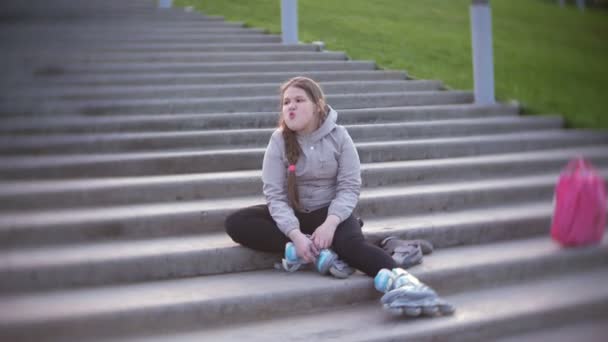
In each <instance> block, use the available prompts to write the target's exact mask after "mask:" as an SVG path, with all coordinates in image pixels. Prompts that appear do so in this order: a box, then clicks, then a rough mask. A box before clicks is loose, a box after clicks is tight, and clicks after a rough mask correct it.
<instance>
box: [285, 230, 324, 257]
mask: <svg viewBox="0 0 608 342" xmlns="http://www.w3.org/2000/svg"><path fill="white" fill-rule="evenodd" d="M290 235H291V234H290ZM291 241H292V242H293V244H294V245H295V247H296V254H297V255H298V256H299V257H300V258H302V260H304V261H305V262H313V261H315V259H316V258H317V255H319V250H318V249H317V247H315V244H314V243H313V242H312V240H311V239H310V238H309V237H308V236H306V235H304V234H302V232H299V231H298V232H297V233H294V234H292V238H291Z"/></svg>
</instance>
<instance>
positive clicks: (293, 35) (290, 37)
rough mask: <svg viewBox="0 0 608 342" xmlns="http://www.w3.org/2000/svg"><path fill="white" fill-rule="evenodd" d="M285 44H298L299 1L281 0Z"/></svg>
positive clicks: (282, 30)
mask: <svg viewBox="0 0 608 342" xmlns="http://www.w3.org/2000/svg"><path fill="white" fill-rule="evenodd" d="M281 32H282V38H283V44H285V45H287V44H298V0H281Z"/></svg>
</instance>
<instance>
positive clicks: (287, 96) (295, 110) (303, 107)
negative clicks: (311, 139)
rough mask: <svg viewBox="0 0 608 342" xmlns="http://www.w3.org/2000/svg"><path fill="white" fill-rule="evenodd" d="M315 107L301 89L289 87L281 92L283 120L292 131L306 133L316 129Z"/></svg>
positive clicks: (316, 116) (317, 120)
mask: <svg viewBox="0 0 608 342" xmlns="http://www.w3.org/2000/svg"><path fill="white" fill-rule="evenodd" d="M315 107H316V106H315V104H314V103H313V102H312V101H311V100H310V98H309V97H308V95H307V94H306V92H305V91H304V90H303V89H300V88H298V87H289V88H287V89H286V90H285V92H284V93H283V111H282V115H283V120H284V121H285V124H286V125H287V127H289V129H291V130H292V131H295V132H298V133H305V134H308V133H312V132H314V131H315V130H316V129H317V125H318V122H319V119H318V115H316V114H315Z"/></svg>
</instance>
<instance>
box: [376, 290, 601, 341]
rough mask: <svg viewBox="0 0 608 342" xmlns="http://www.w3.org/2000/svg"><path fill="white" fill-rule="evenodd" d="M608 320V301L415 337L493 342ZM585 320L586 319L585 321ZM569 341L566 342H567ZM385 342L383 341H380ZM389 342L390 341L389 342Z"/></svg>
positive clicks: (419, 339) (429, 339)
mask: <svg viewBox="0 0 608 342" xmlns="http://www.w3.org/2000/svg"><path fill="white" fill-rule="evenodd" d="M606 316H608V299H607V298H599V299H598V300H593V301H589V302H584V303H577V304H576V305H575V306H570V307H568V306H565V307H554V308H551V309H549V310H544V311H542V312H535V313H528V312H522V313H521V314H518V315H516V316H509V317H506V318H505V317H501V318H500V319H495V320H485V321H483V323H482V324H479V323H476V324H474V325H468V326H459V327H457V328H454V329H445V330H444V331H437V332H435V331H434V332H433V334H432V338H431V337H429V336H428V334H425V335H426V336H423V334H420V335H419V336H420V338H418V336H414V339H415V340H416V341H441V340H446V341H448V340H449V341H452V342H468V341H492V340H498V339H499V338H501V337H505V336H512V335H518V334H521V333H522V332H525V331H534V330H542V329H546V328H547V327H555V328H556V329H557V327H561V326H564V325H565V324H571V323H573V322H576V321H578V320H579V319H578V318H582V319H584V321H586V322H588V321H591V320H593V319H594V318H595V319H597V318H605V317H606ZM583 317H584V318H583ZM566 340H567V338H566V339H565V340H564V341H566ZM377 341H381V340H377ZM387 341H388V339H387Z"/></svg>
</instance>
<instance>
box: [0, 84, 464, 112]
mask: <svg viewBox="0 0 608 342" xmlns="http://www.w3.org/2000/svg"><path fill="white" fill-rule="evenodd" d="M326 99H327V101H328V102H329V103H331V104H332V106H333V107H334V108H335V109H337V110H342V109H354V108H377V107H403V106H428V105H445V104H463V103H471V102H473V94H472V93H471V92H468V91H451V90H445V91H413V92H390V93H365V92H361V93H358V94H355V93H349V94H329V95H328V96H326ZM279 100H280V99H279V96H278V95H274V96H252V97H244V96H240V97H221V98H182V99H121V100H80V101H54V100H49V101H44V100H41V101H39V102H37V103H9V104H7V105H5V106H2V108H0V114H5V115H13V116H14V115H16V114H17V115H18V114H22V115H32V114H33V115H54V114H84V115H116V114H143V113H145V114H150V115H152V114H171V113H176V114H184V113H221V112H224V113H234V112H239V111H242V110H243V108H247V109H248V110H251V111H253V112H270V111H273V110H277V109H278V107H279Z"/></svg>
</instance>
